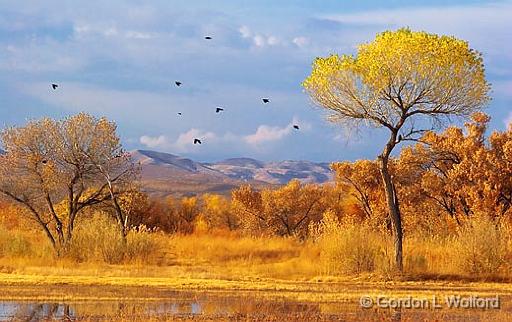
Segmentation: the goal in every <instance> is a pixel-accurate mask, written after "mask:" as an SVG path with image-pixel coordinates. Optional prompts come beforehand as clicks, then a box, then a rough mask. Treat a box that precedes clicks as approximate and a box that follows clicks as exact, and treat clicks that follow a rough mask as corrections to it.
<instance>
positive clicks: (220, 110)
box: [215, 107, 224, 113]
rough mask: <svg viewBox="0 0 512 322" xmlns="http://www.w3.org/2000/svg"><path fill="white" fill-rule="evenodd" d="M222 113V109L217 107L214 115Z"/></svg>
mask: <svg viewBox="0 0 512 322" xmlns="http://www.w3.org/2000/svg"><path fill="white" fill-rule="evenodd" d="M222 111H224V109H223V108H222V107H217V109H215V113H219V112H222Z"/></svg>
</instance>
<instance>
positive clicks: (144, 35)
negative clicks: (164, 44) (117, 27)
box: [124, 31, 156, 39]
mask: <svg viewBox="0 0 512 322" xmlns="http://www.w3.org/2000/svg"><path fill="white" fill-rule="evenodd" d="M124 36H125V37H126V38H129V39H152V38H155V37H156V35H155V34H154V33H148V32H141V31H127V32H125V34H124Z"/></svg>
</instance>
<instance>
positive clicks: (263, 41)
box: [238, 26, 282, 47]
mask: <svg viewBox="0 0 512 322" xmlns="http://www.w3.org/2000/svg"><path fill="white" fill-rule="evenodd" d="M238 32H240V36H241V37H242V38H244V39H249V40H251V41H252V44H253V45H254V46H256V47H265V46H277V45H279V44H282V42H281V41H280V40H279V38H278V37H277V36H274V35H263V34H260V33H254V32H253V31H252V30H251V29H250V28H249V27H247V26H241V27H240V28H239V29H238Z"/></svg>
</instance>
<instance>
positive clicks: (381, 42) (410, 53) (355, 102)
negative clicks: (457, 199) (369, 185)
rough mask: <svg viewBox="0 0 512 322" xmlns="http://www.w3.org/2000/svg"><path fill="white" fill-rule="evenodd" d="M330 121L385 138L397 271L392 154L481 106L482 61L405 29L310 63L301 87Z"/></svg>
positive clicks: (451, 41) (383, 163) (452, 43)
mask: <svg viewBox="0 0 512 322" xmlns="http://www.w3.org/2000/svg"><path fill="white" fill-rule="evenodd" d="M303 86H304V88H305V90H306V91H307V93H308V94H309V95H310V96H311V98H312V100H313V102H314V103H315V104H317V105H319V106H320V107H322V108H325V109H327V110H328V111H329V112H330V117H329V120H330V121H333V122H341V123H343V124H346V125H350V126H360V125H369V126H373V127H377V128H383V129H385V130H387V132H388V134H389V136H388V139H387V142H386V144H385V146H384V149H383V150H382V152H381V153H380V155H379V156H378V162H379V168H380V174H381V178H382V183H383V187H384V190H385V193H386V200H387V205H388V211H389V215H390V217H391V220H392V223H393V229H394V244H395V262H396V267H397V269H399V270H400V271H402V270H403V264H402V257H403V254H402V234H403V232H402V218H401V215H400V207H399V198H398V195H397V193H396V188H395V185H394V180H393V177H392V176H391V174H390V171H389V163H390V158H391V153H392V152H393V150H394V149H395V147H396V146H397V145H398V144H399V143H400V142H402V141H406V140H416V139H418V136H419V135H421V134H422V133H423V132H424V131H425V130H427V129H430V128H432V126H440V125H441V124H443V121H445V120H448V119H449V117H450V116H460V117H466V116H468V115H470V114H471V113H473V112H475V111H478V110H479V109H481V108H482V107H483V106H484V105H485V104H486V103H487V101H488V99H489V98H488V92H489V84H488V83H487V81H486V79H485V75H484V65H483V59H482V55H481V54H480V53H479V52H478V51H475V50H473V49H471V48H470V47H469V45H468V43H467V42H465V41H462V40H459V39H456V38H455V37H448V36H438V35H435V34H429V33H426V32H414V31H411V30H409V29H399V30H397V31H386V32H383V33H380V34H378V35H377V36H376V38H375V40H374V41H372V42H370V43H367V44H363V45H360V46H359V48H358V51H357V54H356V55H355V56H348V55H343V56H338V55H331V56H329V57H327V58H317V59H316V60H315V61H314V63H313V70H312V72H311V74H310V75H309V76H308V77H307V78H306V80H305V81H304V82H303Z"/></svg>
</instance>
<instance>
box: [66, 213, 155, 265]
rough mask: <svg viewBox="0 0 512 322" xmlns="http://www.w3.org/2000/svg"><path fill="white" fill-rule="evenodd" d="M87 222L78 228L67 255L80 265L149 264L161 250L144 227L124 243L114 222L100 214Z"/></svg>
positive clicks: (134, 231) (134, 232)
mask: <svg viewBox="0 0 512 322" xmlns="http://www.w3.org/2000/svg"><path fill="white" fill-rule="evenodd" d="M85 220H86V222H82V223H80V225H78V226H77V228H76V230H75V234H74V236H73V239H72V242H71V246H70V248H69V250H68V252H67V256H68V257H70V258H72V259H74V260H76V261H78V262H85V261H103V262H105V263H108V264H119V263H123V262H134V261H135V262H143V263H147V262H149V261H150V259H151V258H153V257H154V255H155V253H157V252H158V250H159V247H158V242H157V240H156V238H155V236H154V234H155V233H153V232H152V231H151V230H148V229H146V228H145V227H144V226H140V227H137V228H136V229H132V230H131V231H129V232H128V235H127V237H126V243H125V242H124V241H123V238H122V237H121V233H120V232H119V227H118V225H117V223H116V221H115V220H113V219H112V218H110V217H108V216H106V215H105V214H101V213H100V214H95V215H94V216H92V218H86V219H85Z"/></svg>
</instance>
